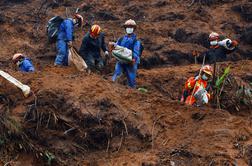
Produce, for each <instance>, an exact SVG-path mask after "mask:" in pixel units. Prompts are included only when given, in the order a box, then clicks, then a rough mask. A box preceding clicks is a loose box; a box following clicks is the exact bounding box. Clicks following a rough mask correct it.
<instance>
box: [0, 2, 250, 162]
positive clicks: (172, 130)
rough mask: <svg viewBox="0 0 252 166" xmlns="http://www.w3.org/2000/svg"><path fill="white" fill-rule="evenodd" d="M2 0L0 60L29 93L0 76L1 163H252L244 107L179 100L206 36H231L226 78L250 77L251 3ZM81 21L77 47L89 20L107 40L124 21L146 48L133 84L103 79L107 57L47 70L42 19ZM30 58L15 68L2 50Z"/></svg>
mask: <svg viewBox="0 0 252 166" xmlns="http://www.w3.org/2000/svg"><path fill="white" fill-rule="evenodd" d="M190 3H191V1H189V0H188V1H187V0H185V1H182V0H170V1H168V0H167V1H165V0H160V1H156V0H147V1H144V2H143V1H142V0H134V1H133V0H131V1H125V0H99V1H98V0H92V1H83V0H58V1H54V0H43V1H40V0H8V1H7V0H3V1H0V9H1V10H0V45H1V48H0V58H1V59H0V66H1V69H3V70H5V71H7V72H8V73H10V74H11V75H13V76H15V77H16V78H18V79H19V80H20V81H22V82H23V83H25V84H27V85H29V86H31V88H32V90H33V95H32V96H30V97H29V98H27V99H25V98H23V96H22V94H21V93H20V92H19V91H18V90H17V89H15V87H13V86H11V85H9V84H8V83H6V82H5V81H4V80H3V79H0V81H1V82H0V165H4V164H6V163H9V165H46V164H47V165H50V164H51V165H91V166H95V165H99V166H100V165H111V166H112V165H130V166H131V165H142V166H154V165H155V166H159V165H160V166H163V165H178V166H184V165H185V166H190V165H192V166H196V165H199V166H202V165H210V166H215V165H216V166H217V165H220V166H222V165H239V166H243V165H244V166H245V165H249V164H251V163H252V138H251V136H252V128H251V118H252V116H251V110H249V109H246V110H241V112H238V113H229V112H231V110H217V109H214V108H212V107H211V106H206V107H203V108H194V107H189V106H185V105H183V104H181V103H179V102H178V98H179V96H180V94H181V88H182V86H183V82H184V81H185V80H186V79H187V78H188V76H191V75H194V72H195V71H196V70H198V69H199V68H200V64H199V65H192V64H191V63H192V62H193V59H192V58H191V55H190V54H191V52H192V51H193V50H198V51H200V52H203V51H205V50H207V47H208V43H207V42H206V40H207V36H208V33H209V32H211V31H213V30H214V31H218V32H220V33H225V34H226V35H227V36H229V37H230V38H233V39H237V40H239V41H240V48H239V50H238V51H237V52H236V53H234V54H232V55H230V56H229V61H228V62H226V63H224V65H227V64H229V65H230V66H231V71H232V73H233V75H234V76H235V77H238V78H240V79H241V80H243V81H244V82H246V83H248V84H251V75H252V71H251V65H252V61H251V60H250V59H251V55H252V53H251V48H252V47H251V36H252V35H251V33H252V30H251V27H252V25H251V11H252V10H251V9H252V6H251V2H250V1H248V0H229V1H228V0H225V1H224V0H223V1H215V0H208V1H207V0H201V3H199V1H195V3H194V4H192V5H191V6H190V7H189V5H190ZM79 6H81V9H80V12H81V14H83V16H84V17H85V20H86V25H85V27H84V29H83V30H77V32H76V42H75V45H76V47H79V46H80V44H81V43H80V42H81V38H82V36H83V34H84V33H85V32H87V30H88V28H89V26H90V24H93V23H98V24H100V25H101V26H102V28H103V29H104V32H105V33H106V34H107V35H106V36H107V41H111V40H116V39H117V38H118V37H120V36H121V35H122V34H123V31H122V26H121V25H122V23H123V22H124V21H125V20H126V19H128V18H133V19H136V21H137V22H138V23H139V27H138V29H137V32H138V34H139V37H140V38H141V40H142V41H143V44H144V46H145V52H144V55H143V58H142V63H141V67H140V70H139V74H138V78H137V82H138V87H145V88H146V89H147V90H148V92H147V93H142V92H140V91H137V90H132V89H129V88H127V87H126V86H125V85H124V83H125V81H124V79H122V80H120V81H119V82H118V83H112V82H111V81H110V77H111V74H112V71H113V65H114V60H113V59H112V61H111V63H110V65H109V67H108V68H107V70H106V71H105V72H104V73H102V74H99V73H92V74H90V75H88V74H87V73H78V72H77V71H76V69H74V68H71V67H68V68H67V67H63V68H55V67H53V61H54V58H55V48H54V46H53V45H49V44H48V43H47V42H46V36H45V25H46V21H47V20H48V19H49V18H50V17H52V16H54V15H62V16H65V15H66V8H67V13H68V14H69V15H70V14H71V13H73V12H74V10H75V8H76V7H79ZM16 52H24V53H26V54H28V55H30V56H31V58H32V59H33V62H34V63H35V65H36V69H37V71H36V72H35V73H31V74H23V73H20V72H18V71H16V70H15V66H13V64H12V63H11V56H12V54H13V53H16Z"/></svg>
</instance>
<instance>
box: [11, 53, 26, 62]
mask: <svg viewBox="0 0 252 166" xmlns="http://www.w3.org/2000/svg"><path fill="white" fill-rule="evenodd" d="M24 57H25V56H24V55H23V54H21V53H16V54H14V55H13V57H12V61H13V63H15V64H16V63H17V62H18V61H19V60H20V59H21V58H24Z"/></svg>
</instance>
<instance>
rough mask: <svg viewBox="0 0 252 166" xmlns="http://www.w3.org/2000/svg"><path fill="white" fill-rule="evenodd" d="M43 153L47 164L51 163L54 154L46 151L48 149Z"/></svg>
mask: <svg viewBox="0 0 252 166" xmlns="http://www.w3.org/2000/svg"><path fill="white" fill-rule="evenodd" d="M44 154H45V156H46V160H47V164H48V165H51V164H52V162H53V160H55V156H54V155H53V154H52V153H50V152H48V151H46V152H45V153H44Z"/></svg>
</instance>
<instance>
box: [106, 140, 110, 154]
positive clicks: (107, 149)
mask: <svg viewBox="0 0 252 166" xmlns="http://www.w3.org/2000/svg"><path fill="white" fill-rule="evenodd" d="M109 146H110V139H108V145H107V149H106V152H107V153H108V151H109Z"/></svg>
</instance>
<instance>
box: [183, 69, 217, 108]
mask: <svg viewBox="0 0 252 166" xmlns="http://www.w3.org/2000/svg"><path fill="white" fill-rule="evenodd" d="M212 76H213V70H212V67H211V66H210V65H205V66H203V67H202V68H201V69H200V71H199V74H197V75H196V76H195V77H190V78H189V79H188V80H187V81H186V83H185V86H184V90H183V95H182V97H181V100H180V101H181V102H185V103H186V104H188V105H197V106H201V105H204V104H208V102H209V100H210V98H211V95H210V93H209V91H210V90H211V81H212Z"/></svg>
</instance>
